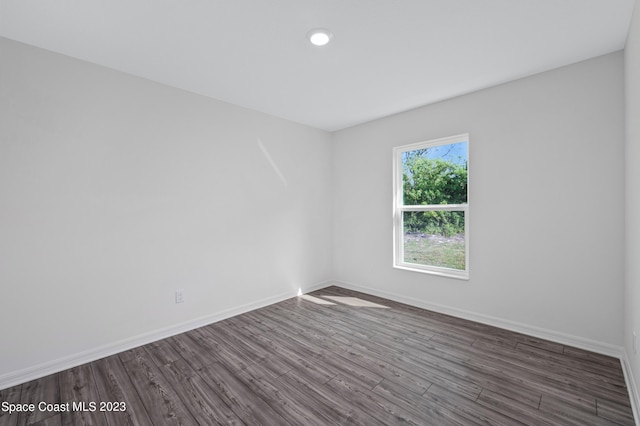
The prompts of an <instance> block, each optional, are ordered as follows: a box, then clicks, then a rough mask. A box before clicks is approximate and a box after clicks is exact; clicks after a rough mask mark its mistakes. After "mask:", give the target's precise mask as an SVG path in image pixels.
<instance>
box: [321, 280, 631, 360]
mask: <svg viewBox="0 0 640 426" xmlns="http://www.w3.org/2000/svg"><path fill="white" fill-rule="evenodd" d="M333 285H336V286H338V287H344V288H346V289H350V290H354V291H359V292H362V293H368V294H371V295H373V296H379V297H383V298H385V299H389V300H393V301H396V302H400V303H404V304H407V305H411V306H415V307H417V308H422V309H427V310H429V311H434V312H439V313H441V314H447V315H451V316H454V317H458V318H463V319H467V320H471V321H475V322H479V323H482V324H487V325H491V326H494V327H498V328H503V329H506V330H511V331H515V332H517V333H522V334H526V335H528V336H532V337H537V338H539V339H544V340H550V341H552V342H556V343H560V344H563V345H567V346H573V347H576V348H580V349H584V350H587V351H591V352H596V353H599V354H602V355H608V356H612V357H614V358H621V356H622V353H623V349H622V347H620V346H615V345H611V344H608V343H603V342H598V341H595V340H591V339H586V338H584V337H579V336H573V335H570V334H566V333H561V332H558V331H554V330H548V329H544V328H540V327H535V326H532V325H528V324H524V323H519V322H516V321H510V320H506V319H503V318H497V317H492V316H490V315H484V314H479V313H475V312H471V311H466V310H464V309H458V308H453V307H451V306H445V305H440V304H437V303H431V302H428V301H425V300H420V299H415V298H412V297H406V296H402V295H399V294H394V293H390V292H386V291H382V290H377V289H374V288H369V287H364V286H360V285H357V284H352V283H348V282H344V281H333Z"/></svg>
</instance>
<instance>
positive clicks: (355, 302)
mask: <svg viewBox="0 0 640 426" xmlns="http://www.w3.org/2000/svg"><path fill="white" fill-rule="evenodd" d="M322 297H324V298H326V299H331V300H334V301H336V302H338V303H342V304H345V305H349V306H358V307H362V308H384V309H388V306H383V305H379V304H377V303H373V302H369V301H367V300H363V299H359V298H357V297H345V296H322Z"/></svg>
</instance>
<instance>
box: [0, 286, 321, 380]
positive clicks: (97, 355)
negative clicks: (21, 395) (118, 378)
mask: <svg viewBox="0 0 640 426" xmlns="http://www.w3.org/2000/svg"><path fill="white" fill-rule="evenodd" d="M330 285H332V282H331V281H325V282H322V283H318V284H315V285H312V286H306V287H304V288H302V289H301V290H302V291H303V292H304V293H307V292H311V291H314V290H319V289H321V288H324V287H328V286H330ZM297 294H298V291H297V290H292V291H287V292H284V293H281V294H278V295H276V296H271V297H267V298H265V299H262V300H256V301H253V302H250V303H247V304H244V305H241V306H237V307H234V308H231V309H227V310H224V311H221V312H217V313H213V314H210V315H205V316H202V317H200V318H196V319H193V320H189V321H185V322H182V323H180V324H175V325H172V326H169V327H165V328H161V329H159V330H154V331H150V332H148V333H144V334H140V335H137V336H132V337H129V338H126V339H123V340H120V341H117V342H112V343H108V344H106V345H103V346H100V347H97V348H93V349H89V350H87V351H84V352H80V353H75V354H72V355H69V356H66V357H63V358H59V359H56V360H53V361H48V362H45V363H42V364H38V365H34V366H32V367H27V368H24V369H22V370H19V371H15V372H11V373H7V374H3V375H0V390H1V389H6V388H10V387H12V386H16V385H19V384H21V383H26V382H28V381H30V380H35V379H39V378H41V377H45V376H48V375H49V374H54V373H57V372H60V371H63V370H66V369H69V368H73V367H77V366H79V365H82V364H86V363H88V362H92V361H96V360H98V359H101V358H104V357H107V356H111V355H114V354H117V353H119V352H123V351H127V350H129V349H133V348H136V347H138V346H142V345H146V344H147V343H151V342H155V341H157V340H161V339H166V338H167V337H171V336H174V335H176V334H180V333H184V332H186V331H189V330H193V329H196V328H198V327H202V326H205V325H209V324H213V323H215V322H218V321H222V320H224V319H226V318H230V317H233V316H236V315H240V314H243V313H245V312H249V311H253V310H255V309H259V308H262V307H264V306H268V305H272V304H274V303H277V302H281V301H283V300H286V299H289V298H291V297H294V296H296V295H297Z"/></svg>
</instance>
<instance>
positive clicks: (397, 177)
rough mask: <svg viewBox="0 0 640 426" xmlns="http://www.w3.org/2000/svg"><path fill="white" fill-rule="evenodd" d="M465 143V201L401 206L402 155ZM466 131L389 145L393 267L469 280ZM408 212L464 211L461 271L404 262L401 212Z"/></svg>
mask: <svg viewBox="0 0 640 426" xmlns="http://www.w3.org/2000/svg"><path fill="white" fill-rule="evenodd" d="M460 142H467V203H466V204H435V205H417V206H405V205H404V200H403V180H402V172H403V168H402V154H403V153H404V152H407V151H415V150H417V149H423V148H432V147H436V146H440V145H449V144H454V143H460ZM469 146H470V141H469V134H468V133H465V134H460V135H456V136H450V137H446V138H440V139H434V140H429V141H425V142H418V143H414V144H410V145H403V146H398V147H395V148H393V267H394V268H398V269H405V270H409V271H415V272H422V273H426V274H433V275H439V276H443V277H451V278H458V279H463V280H468V279H469V222H470V221H469V204H470V200H469V181H470V178H469ZM411 211H462V212H464V234H465V235H464V241H465V265H464V266H465V270H464V271H463V270H458V269H452V268H445V267H441V266H429V265H420V264H416V263H408V262H405V261H404V224H403V213H404V212H411Z"/></svg>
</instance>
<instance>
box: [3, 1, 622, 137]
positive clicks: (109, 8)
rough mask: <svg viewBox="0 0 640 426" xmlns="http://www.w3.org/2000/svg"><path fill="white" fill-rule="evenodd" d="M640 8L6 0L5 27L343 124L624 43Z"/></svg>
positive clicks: (284, 113)
mask: <svg viewBox="0 0 640 426" xmlns="http://www.w3.org/2000/svg"><path fill="white" fill-rule="evenodd" d="M633 5H634V0H0V35H1V36H4V37H7V38H10V39H14V40H18V41H21V42H24V43H28V44H31V45H34V46H38V47H42V48H45V49H49V50H52V51H55V52H59V53H63V54H66V55H69V56H73V57H76V58H80V59H83V60H86V61H90V62H93V63H96V64H100V65H105V66H107V67H111V68H114V69H117V70H120V71H124V72H127V73H130V74H134V75H137V76H141V77H145V78H148V79H151V80H154V81H157V82H160V83H164V84H168V85H171V86H175V87H179V88H182V89H185V90H189V91H192V92H195V93H200V94H203V95H206V96H210V97H212V98H216V99H220V100H223V101H227V102H230V103H233V104H236V105H241V106H244V107H247V108H251V109H255V110H259V111H263V112H266V113H269V114H272V115H276V116H279V117H284V118H287V119H290V120H293V121H297V122H299V123H303V124H307V125H310V126H313V127H317V128H321V129H325V130H330V131H332V130H337V129H341V128H345V127H349V126H353V125H355V124H359V123H362V122H366V121H369V120H373V119H376V118H379V117H383V116H387V115H390V114H394V113H397V112H401V111H405V110H408V109H411V108H415V107H417V106H421V105H425V104H429V103H433V102H436V101H439V100H442V99H446V98H450V97H453V96H457V95H460V94H464V93H468V92H471V91H474V90H478V89H481V88H485V87H489V86H493V85H496V84H499V83H503V82H506V81H510V80H513V79H516V78H520V77H524V76H527V75H531V74H534V73H537V72H541V71H545V70H549V69H552V68H556V67H559V66H562V65H566V64H570V63H574V62H577V61H581V60H584V59H587V58H591V57H594V56H598V55H602V54H605V53H609V52H613V51H616V50H620V49H622V48H624V43H625V39H626V36H627V30H628V26H629V21H630V18H631V13H632V9H633ZM314 27H326V28H329V29H330V30H331V31H332V32H333V34H334V39H333V42H332V43H331V44H330V45H328V46H325V47H322V48H318V47H314V46H312V45H311V44H309V42H308V41H307V39H306V38H305V35H306V33H307V32H308V31H309V30H310V29H311V28H314ZM0 60H1V58H0Z"/></svg>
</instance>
